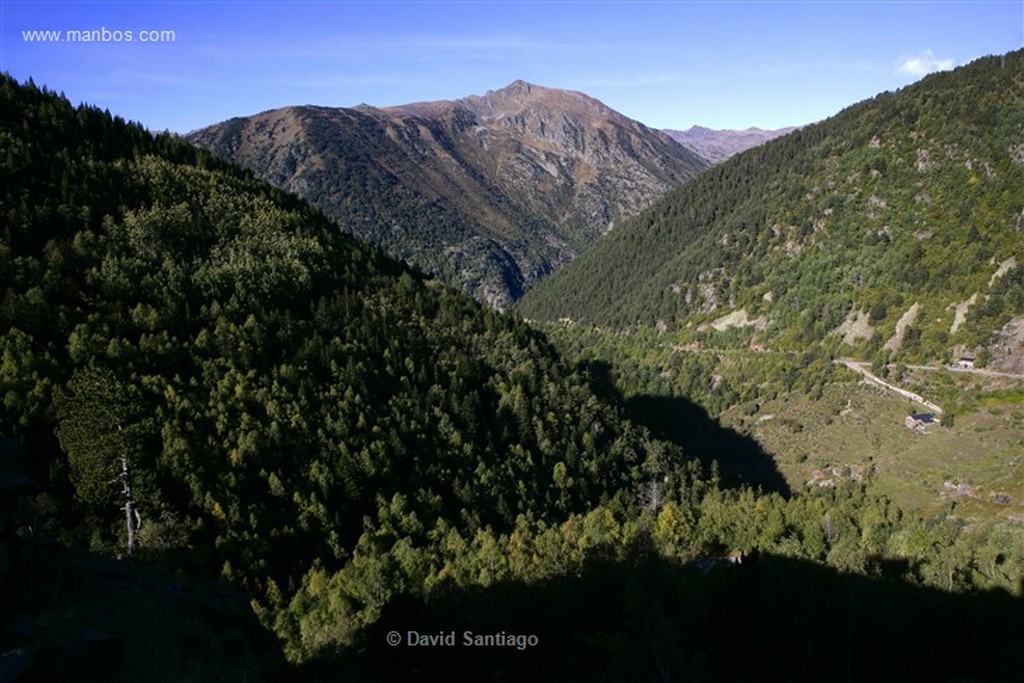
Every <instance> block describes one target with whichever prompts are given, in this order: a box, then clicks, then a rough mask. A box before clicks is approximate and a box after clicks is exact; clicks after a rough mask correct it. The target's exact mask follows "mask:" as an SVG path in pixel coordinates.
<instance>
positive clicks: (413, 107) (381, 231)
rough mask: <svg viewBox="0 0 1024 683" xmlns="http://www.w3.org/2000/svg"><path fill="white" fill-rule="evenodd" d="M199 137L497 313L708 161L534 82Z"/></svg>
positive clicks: (301, 116) (213, 130)
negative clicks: (453, 96) (448, 98)
mask: <svg viewBox="0 0 1024 683" xmlns="http://www.w3.org/2000/svg"><path fill="white" fill-rule="evenodd" d="M188 138H189V139H190V140H191V141H193V142H195V143H196V144H199V145H202V146H204V147H207V148H209V149H211V150H213V151H214V152H216V153H217V154H219V155H220V156H222V157H223V158H225V159H229V160H231V161H234V162H236V163H238V164H241V165H242V166H245V167H246V168H249V169H251V170H252V171H253V172H254V173H256V175H257V176H259V177H261V178H263V179H265V180H268V181H269V182H271V183H272V184H274V185H276V186H278V187H281V188H283V189H286V190H288V191H289V192H293V193H295V194H296V195H298V196H300V197H302V198H303V199H306V200H307V201H309V202H310V203H311V204H313V205H314V206H316V207H317V208H319V209H320V210H321V211H322V212H323V213H324V214H325V215H326V216H328V217H329V218H331V219H333V220H334V221H336V222H337V223H338V224H339V225H340V226H341V227H342V229H343V230H345V231H346V232H348V233H350V234H353V235H356V236H358V237H362V238H364V239H367V240H369V241H371V242H373V243H374V244H376V245H378V246H379V247H381V248H382V249H383V250H384V251H386V252H387V253H388V254H390V255H391V256H393V257H394V258H398V259H401V260H403V261H406V262H408V263H412V264H414V265H415V266H417V267H418V268H421V269H422V270H424V271H425V272H428V273H431V274H432V275H435V276H437V277H439V278H441V279H442V280H444V281H446V282H448V283H449V284H452V285H454V286H455V287H457V288H460V289H462V290H463V291H465V292H468V293H469V294H471V295H473V296H474V297H476V298H477V299H479V300H481V301H486V302H488V303H489V304H491V305H492V306H495V307H497V308H505V307H507V306H509V305H510V304H511V303H512V302H513V301H515V300H516V299H518V298H519V297H521V296H522V294H523V292H525V291H526V290H527V289H529V288H530V287H532V286H533V285H534V284H536V283H537V282H538V281H539V280H540V279H542V278H543V277H545V276H547V275H548V274H550V273H551V272H553V271H554V270H557V269H558V268H560V267H561V266H563V265H565V264H566V263H568V262H569V261H571V260H572V259H573V258H575V257H576V255H577V254H579V253H581V252H582V251H583V250H585V249H586V248H587V247H589V246H590V245H591V244H593V242H594V240H595V239H597V237H598V236H600V235H601V234H603V233H604V232H606V231H607V230H608V229H610V228H611V226H613V225H617V224H618V223H620V222H621V221H622V220H623V219H624V218H626V217H628V216H632V215H635V214H636V213H637V212H639V211H640V210H641V209H643V208H645V207H646V206H648V205H649V204H650V203H651V202H652V201H653V200H654V199H656V198H657V197H659V196H661V195H662V194H663V193H664V192H666V191H668V190H669V189H671V188H672V187H674V186H675V185H677V184H678V183H680V182H683V181H684V180H687V179H689V178H691V177H693V176H694V175H695V174H697V173H699V172H700V171H702V170H704V169H705V168H706V167H707V165H708V164H707V162H706V161H705V160H704V159H702V158H701V157H700V156H698V155H697V154H695V153H693V152H692V151H690V150H689V149H687V148H685V147H683V146H681V145H679V144H677V143H675V142H674V141H673V140H672V139H670V138H669V137H668V136H667V135H665V134H664V133H661V132H659V131H656V130H652V129H649V128H647V127H646V126H643V125H642V124H640V123H638V122H636V121H633V120H630V119H628V118H626V117H625V116H623V115H622V114H619V113H618V112H615V111H613V110H612V109H610V108H609V107H607V106H605V105H604V104H602V103H600V102H598V101H597V100H594V99H592V98H590V97H587V96H586V95H584V94H582V93H578V92H571V91H567V90H558V89H554V88H544V87H541V86H536V85H532V84H530V83H525V82H523V81H516V82H515V83H512V84H510V85H508V86H507V87H505V88H502V89H500V90H497V91H493V92H488V93H487V94H485V95H482V96H471V97H466V98H463V99H459V100H455V101H440V102H420V103H415V104H408V105H402V106H397V107H384V108H378V107H371V106H367V105H361V106H359V107H354V108H328V107H311V106H305V107H285V108H283V109H277V110H274V111H268V112H263V113H261V114H257V115H254V116H250V117H244V118H236V119H231V120H230V121H225V122H222V123H219V124H215V125H212V126H210V127H208V128H204V129H202V130H198V131H195V132H193V133H191V134H189V136H188Z"/></svg>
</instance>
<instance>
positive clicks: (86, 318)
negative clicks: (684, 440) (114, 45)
mask: <svg viewBox="0 0 1024 683" xmlns="http://www.w3.org/2000/svg"><path fill="white" fill-rule="evenodd" d="M2 88H3V91H2V96H3V110H2V111H3V117H2V125H3V129H2V135H3V140H4V150H5V154H6V158H5V160H4V165H3V174H4V182H3V188H4V198H3V210H4V215H3V242H2V245H0V264H2V267H0V278H2V280H0V287H2V291H3V304H2V309H0V316H2V329H3V336H2V337H0V358H2V359H3V363H2V366H0V396H3V397H4V399H3V408H2V413H0V415H2V417H0V425H2V427H0V429H2V431H3V434H4V435H5V436H8V437H14V438H16V439H18V440H20V441H21V442H22V443H23V444H24V446H25V448H27V458H28V463H29V466H28V470H29V471H28V474H30V475H31V477H33V478H34V479H35V480H36V481H38V482H40V483H43V484H44V485H45V486H46V488H47V492H46V493H45V494H43V495H44V497H45V498H46V501H47V503H46V507H47V508H48V509H49V510H50V512H51V518H50V519H49V522H51V523H52V524H54V525H56V526H58V527H60V529H61V531H60V533H61V534H62V535H64V536H66V537H67V538H68V539H69V540H71V539H75V540H89V539H91V541H90V543H91V544H92V545H93V547H94V548H96V549H110V550H116V549H117V548H118V547H120V546H121V545H122V544H123V538H122V537H123V533H124V529H125V517H124V514H123V513H119V512H118V507H119V506H122V505H124V504H125V500H124V498H123V497H122V493H121V491H122V482H121V481H120V480H119V474H120V473H121V472H122V465H123V466H124V468H127V469H129V470H130V479H131V481H132V486H133V488H132V494H131V495H132V496H133V497H134V499H135V501H134V505H135V507H136V509H137V510H138V512H139V513H140V515H141V518H142V524H141V525H140V527H139V530H138V539H137V542H138V547H139V550H140V552H145V551H147V550H151V549H154V548H156V549H167V548H171V549H173V548H177V547H181V548H189V549H191V550H192V552H194V553H195V554H196V555H197V556H201V557H206V558H207V561H208V562H211V563H214V564H215V566H217V567H222V573H223V575H224V576H225V577H226V578H229V579H231V580H233V581H235V582H237V584H238V585H240V586H243V587H245V588H246V589H247V590H249V591H251V592H252V593H253V594H254V596H256V598H257V599H258V600H261V601H270V602H271V603H272V602H273V600H275V599H276V600H280V599H282V596H284V597H286V596H288V595H290V594H291V593H292V592H294V590H296V588H297V587H298V586H299V582H300V580H301V578H302V576H303V575H304V574H306V572H307V571H309V570H310V569H311V568H312V567H314V566H316V567H319V568H320V569H319V571H323V570H325V569H326V570H329V571H332V570H336V569H338V568H340V567H341V566H343V565H344V564H345V563H346V562H347V561H348V560H349V559H350V558H351V553H352V549H353V547H354V545H355V544H356V542H357V540H358V539H359V538H360V536H361V535H363V534H364V533H371V534H372V533H374V532H375V531H379V530H382V529H387V528H389V525H397V528H399V529H402V530H405V531H403V534H402V536H403V537H404V535H405V533H406V532H408V533H412V532H411V531H408V530H413V529H415V530H416V531H415V534H416V535H415V538H417V539H420V541H424V542H425V541H426V539H428V538H435V539H440V538H445V537H446V535H447V534H461V536H462V537H464V538H467V539H472V538H473V536H474V534H476V533H478V532H479V531H480V530H482V529H485V528H493V529H494V530H495V531H498V532H501V531H509V530H511V528H512V527H513V525H514V524H515V522H516V519H517V518H522V519H526V520H533V519H545V520H552V521H554V520H559V519H564V518H566V517H567V516H568V515H569V514H571V513H580V512H585V511H587V510H588V509H590V507H591V506H592V505H593V504H594V503H596V502H597V501H601V500H604V501H608V502H611V501H612V500H619V501H620V504H626V505H628V504H632V499H633V498H634V497H635V490H636V489H637V488H638V485H639V483H640V481H641V480H642V479H643V478H646V477H650V476H658V477H664V476H671V475H672V474H673V472H676V471H677V470H679V468H680V467H681V464H682V463H681V459H680V458H679V457H678V451H674V450H673V449H672V448H671V447H668V446H664V445H662V446H652V445H651V444H650V442H649V440H648V439H647V437H646V436H645V435H644V434H643V433H642V432H641V431H640V430H638V429H636V428H633V427H632V426H630V425H629V424H628V423H625V422H624V421H622V420H621V419H620V417H619V416H618V414H617V412H616V409H615V408H613V407H610V406H608V405H606V404H604V403H602V402H601V401H599V400H598V399H597V398H596V397H595V396H594V394H593V393H592V392H591V391H590V390H589V389H588V388H587V384H586V382H585V380H584V378H582V377H581V376H579V375H578V374H574V373H573V372H572V371H571V369H569V368H567V367H565V366H564V365H563V364H562V363H561V362H560V361H559V359H558V358H557V357H556V356H555V354H554V352H553V351H552V349H551V348H550V346H549V345H548V344H547V343H546V342H545V341H544V339H543V337H541V336H540V335H539V334H538V333H535V332H533V331H531V330H530V329H529V328H527V327H526V326H525V325H523V324H522V323H519V322H516V321H515V320H513V319H511V318H507V317H502V316H500V315H498V314H497V313H495V312H493V311H490V310H487V309H486V308H485V307H483V306H481V305H480V304H478V303H476V302H474V301H472V300H471V299H469V298H468V297H466V296H464V295H462V294H459V293H457V292H455V291H454V290H452V289H450V288H449V287H447V286H445V285H441V284H439V283H438V282H436V281H432V280H427V279H425V278H424V277H422V276H421V275H419V274H417V273H415V272H413V271H411V270H408V269H407V268H405V267H403V266H400V265H399V264H397V263H396V262H394V261H392V260H390V259H388V258H386V257H384V256H383V255H381V254H379V253H378V252H377V251H375V250H374V249H372V248H371V247H369V246H367V245H364V244H361V243H359V242H356V241H355V240H354V239H353V238H351V237H348V236H346V235H344V234H341V233H340V232H339V230H338V229H337V228H336V227H335V226H333V225H332V224H330V223H329V222H328V221H327V220H325V219H324V218H323V217H322V216H321V215H319V214H318V213H316V212H315V211H313V210H312V209H310V208H308V207H307V206H305V205H303V204H300V203H299V202H298V201H296V200H294V199H292V198H290V197H287V196H286V195H284V194H283V193H281V192H279V191H277V190H273V189H271V188H270V187H269V186H268V185H266V184H264V183H262V182H257V181H255V180H253V179H252V178H251V177H250V176H249V175H248V174H247V173H246V172H243V171H241V170H239V169H237V168H235V167H231V166H227V165H226V164H225V163H224V162H220V161H217V160H215V159H214V158H213V157H212V155H210V154H209V153H207V152H202V151H199V150H197V149H195V148H193V147H191V146H189V145H186V144H184V143H181V142H178V141H176V140H174V139H172V138H170V137H167V136H158V137H156V138H154V137H152V136H151V135H150V134H149V133H148V132H146V131H145V130H143V129H142V128H141V127H138V126H128V125H125V124H124V122H122V121H120V120H117V119H112V118H111V117H110V116H109V115H107V114H104V113H103V112H100V111H97V110H94V109H90V108H81V109H77V110H76V109H72V108H71V107H70V106H69V105H68V103H67V102H66V101H64V100H62V99H58V98H57V97H55V96H53V95H52V94H49V93H46V92H45V91H40V90H38V89H36V88H35V87H32V86H27V87H22V86H18V85H16V84H15V83H13V82H12V81H11V80H10V79H5V80H4V81H3V84H2ZM111 482H113V483H111ZM119 520H120V521H119ZM381 533H383V531H381Z"/></svg>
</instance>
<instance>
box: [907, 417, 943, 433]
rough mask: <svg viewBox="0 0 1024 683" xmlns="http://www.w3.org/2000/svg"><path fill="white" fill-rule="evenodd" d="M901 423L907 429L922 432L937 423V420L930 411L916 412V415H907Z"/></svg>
mask: <svg viewBox="0 0 1024 683" xmlns="http://www.w3.org/2000/svg"><path fill="white" fill-rule="evenodd" d="M903 424H905V425H906V426H907V429H913V430H915V431H918V432H924V431H926V430H927V429H928V428H929V427H934V426H935V425H937V424H939V421H938V420H936V419H935V415H933V414H932V413H918V414H917V415H907V419H906V420H904V421H903Z"/></svg>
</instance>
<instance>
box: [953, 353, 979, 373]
mask: <svg viewBox="0 0 1024 683" xmlns="http://www.w3.org/2000/svg"><path fill="white" fill-rule="evenodd" d="M975 360H976V359H975V357H974V356H973V355H971V354H969V353H965V354H964V355H962V356H960V357H959V358H957V359H956V366H957V367H958V368H963V369H964V370H968V369H970V368H973V367H974V361H975Z"/></svg>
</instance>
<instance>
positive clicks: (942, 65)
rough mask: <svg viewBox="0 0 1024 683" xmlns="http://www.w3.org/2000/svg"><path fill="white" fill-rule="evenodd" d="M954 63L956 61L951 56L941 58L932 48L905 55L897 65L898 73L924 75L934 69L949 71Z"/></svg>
mask: <svg viewBox="0 0 1024 683" xmlns="http://www.w3.org/2000/svg"><path fill="white" fill-rule="evenodd" d="M953 65H954V62H953V59H952V58H951V57H947V58H946V59H939V58H938V57H936V56H935V55H934V54H933V53H932V51H931V50H925V51H924V52H922V53H920V54H917V55H914V56H913V57H903V58H902V59H900V65H899V66H898V67H896V73H900V74H907V75H909V76H924V75H925V74H930V73H932V72H933V71H948V70H949V69H952V68H953Z"/></svg>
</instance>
